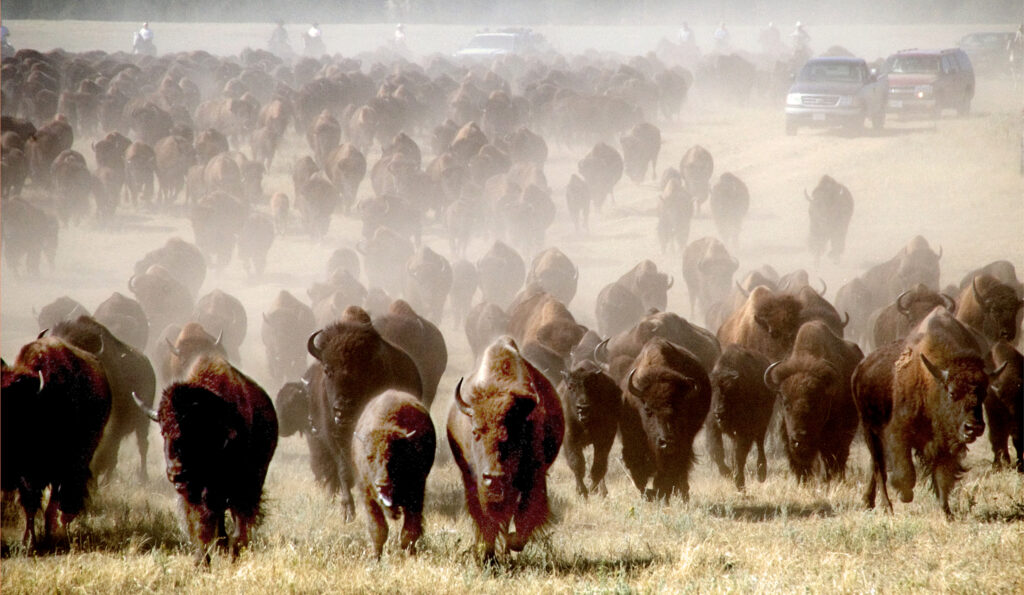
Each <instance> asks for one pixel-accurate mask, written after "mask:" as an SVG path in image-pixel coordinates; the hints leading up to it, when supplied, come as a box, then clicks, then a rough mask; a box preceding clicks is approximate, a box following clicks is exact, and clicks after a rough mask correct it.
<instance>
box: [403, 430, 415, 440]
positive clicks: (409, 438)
mask: <svg viewBox="0 0 1024 595" xmlns="http://www.w3.org/2000/svg"><path fill="white" fill-rule="evenodd" d="M415 435H416V430H413V431H411V432H406V433H405V439H406V440H412V438H413V436H415Z"/></svg>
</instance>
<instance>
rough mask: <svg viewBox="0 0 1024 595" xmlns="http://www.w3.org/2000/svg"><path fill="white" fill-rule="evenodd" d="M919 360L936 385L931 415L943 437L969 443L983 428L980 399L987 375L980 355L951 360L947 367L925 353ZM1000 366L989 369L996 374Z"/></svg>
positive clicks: (983, 397) (986, 381) (981, 399)
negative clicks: (935, 406)
mask: <svg viewBox="0 0 1024 595" xmlns="http://www.w3.org/2000/svg"><path fill="white" fill-rule="evenodd" d="M921 361H922V363H923V364H924V366H925V368H926V369H927V370H928V373H929V374H930V375H931V376H932V377H933V378H934V379H935V381H936V382H937V383H938V385H939V389H940V390H939V402H938V403H937V411H936V412H935V413H936V415H935V416H934V418H935V419H936V420H937V421H939V425H940V427H941V431H942V432H943V433H944V434H945V436H944V437H945V438H946V439H947V440H948V441H950V442H952V443H957V442H959V443H962V444H970V443H971V442H974V441H975V440H976V439H977V438H978V437H979V436H981V435H982V434H983V433H984V432H985V422H984V421H983V419H982V403H983V402H984V400H985V395H986V394H987V393H988V383H989V375H987V374H986V373H985V371H984V369H983V368H982V362H981V360H980V359H960V360H955V361H954V362H953V363H952V364H951V365H950V366H949V367H946V368H940V367H938V366H936V365H935V364H933V363H932V362H931V361H930V360H929V359H928V357H927V356H925V355H924V354H923V353H922V354H921ZM1002 371H1003V369H1002V368H999V369H997V370H996V371H995V372H992V374H991V376H992V377H998V375H999V374H1000V373H1001V372H1002Z"/></svg>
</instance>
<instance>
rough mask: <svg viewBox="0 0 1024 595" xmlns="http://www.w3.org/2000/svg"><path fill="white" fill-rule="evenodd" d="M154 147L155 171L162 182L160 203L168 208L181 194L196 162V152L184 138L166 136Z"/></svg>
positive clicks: (158, 179)
mask: <svg viewBox="0 0 1024 595" xmlns="http://www.w3.org/2000/svg"><path fill="white" fill-rule="evenodd" d="M152 146H153V155H154V163H153V165H154V170H155V172H156V179H157V181H159V182H160V192H159V197H160V203H161V205H162V206H164V207H166V206H168V205H170V204H172V203H173V202H174V201H176V200H177V199H178V195H179V194H181V189H182V188H184V186H185V176H186V175H187V174H188V168H189V167H191V166H192V164H193V163H194V162H195V150H194V149H193V148H192V143H190V142H189V141H188V139H186V138H185V137H182V136H165V137H163V138H161V139H160V140H158V141H156V144H154V145H152Z"/></svg>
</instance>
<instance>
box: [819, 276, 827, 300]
mask: <svg viewBox="0 0 1024 595" xmlns="http://www.w3.org/2000/svg"><path fill="white" fill-rule="evenodd" d="M818 281H821V291H819V292H818V295H820V296H821V297H825V292H827V291H828V284H827V283H825V280H824V279H822V278H821V277H818Z"/></svg>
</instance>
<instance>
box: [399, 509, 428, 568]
mask: <svg viewBox="0 0 1024 595" xmlns="http://www.w3.org/2000/svg"><path fill="white" fill-rule="evenodd" d="M403 515H404V518H403V520H402V538H401V541H399V547H401V548H402V549H403V550H405V551H407V552H409V555H411V556H414V555H416V542H417V541H419V540H420V536H421V535H423V503H422V502H421V503H420V505H419V507H417V508H416V509H414V508H413V507H412V506H406V507H405V508H404V511H403Z"/></svg>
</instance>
